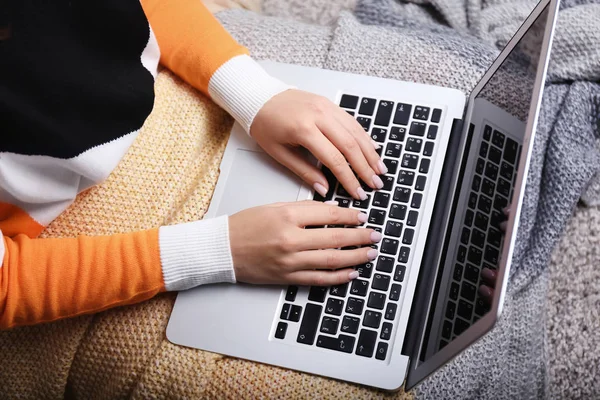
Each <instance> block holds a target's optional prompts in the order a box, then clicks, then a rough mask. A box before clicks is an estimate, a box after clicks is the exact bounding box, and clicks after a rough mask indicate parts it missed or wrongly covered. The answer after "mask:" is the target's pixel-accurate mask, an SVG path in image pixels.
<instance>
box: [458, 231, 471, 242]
mask: <svg viewBox="0 0 600 400" xmlns="http://www.w3.org/2000/svg"><path fill="white" fill-rule="evenodd" d="M470 238H471V231H470V230H469V228H466V227H465V228H463V229H462V233H461V235H460V242H461V243H462V244H466V245H468V244H469V239H470Z"/></svg>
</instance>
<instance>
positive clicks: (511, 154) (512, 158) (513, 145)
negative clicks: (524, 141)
mask: <svg viewBox="0 0 600 400" xmlns="http://www.w3.org/2000/svg"><path fill="white" fill-rule="evenodd" d="M518 152H519V144H518V143H517V142H515V141H514V140H512V139H511V138H506V148H505V149H504V159H505V160H506V161H508V162H509V163H511V164H514V163H515V162H516V161H517V153H518Z"/></svg>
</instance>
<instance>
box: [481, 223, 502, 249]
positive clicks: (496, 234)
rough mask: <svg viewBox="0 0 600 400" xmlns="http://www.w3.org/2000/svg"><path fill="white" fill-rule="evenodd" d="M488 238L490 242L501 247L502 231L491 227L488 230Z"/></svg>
mask: <svg viewBox="0 0 600 400" xmlns="http://www.w3.org/2000/svg"><path fill="white" fill-rule="evenodd" d="M487 240H488V243H490V244H491V245H494V246H496V247H498V248H500V244H501V242H502V233H500V231H499V230H497V229H494V228H490V230H489V231H488V237H487ZM481 247H483V246H481Z"/></svg>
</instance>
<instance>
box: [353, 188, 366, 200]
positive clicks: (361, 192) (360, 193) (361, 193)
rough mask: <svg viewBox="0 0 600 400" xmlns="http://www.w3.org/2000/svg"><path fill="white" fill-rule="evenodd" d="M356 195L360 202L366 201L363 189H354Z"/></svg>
mask: <svg viewBox="0 0 600 400" xmlns="http://www.w3.org/2000/svg"><path fill="white" fill-rule="evenodd" d="M356 194H357V195H358V198H359V199H361V200H366V199H367V194H366V193H365V191H364V190H363V188H361V187H360V186H359V187H358V189H356Z"/></svg>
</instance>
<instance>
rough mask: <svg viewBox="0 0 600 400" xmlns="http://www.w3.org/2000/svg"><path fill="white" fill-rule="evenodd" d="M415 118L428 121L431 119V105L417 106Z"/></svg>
mask: <svg viewBox="0 0 600 400" xmlns="http://www.w3.org/2000/svg"><path fill="white" fill-rule="evenodd" d="M413 118H414V119H420V120H422V121H427V120H428V119H429V107H423V106H416V107H415V112H414V114H413Z"/></svg>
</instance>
